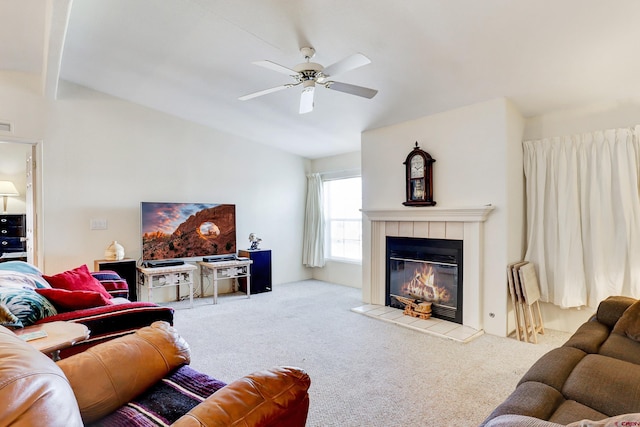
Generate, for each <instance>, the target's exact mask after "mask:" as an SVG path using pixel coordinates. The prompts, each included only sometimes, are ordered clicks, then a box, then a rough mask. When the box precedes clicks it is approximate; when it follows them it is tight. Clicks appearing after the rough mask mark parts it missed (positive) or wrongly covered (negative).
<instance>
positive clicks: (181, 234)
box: [140, 202, 236, 261]
mask: <svg viewBox="0 0 640 427" xmlns="http://www.w3.org/2000/svg"><path fill="white" fill-rule="evenodd" d="M140 212H141V226H142V259H143V260H144V261H147V260H160V259H176V258H192V257H202V256H211V255H226V254H235V253H236V207H235V205H225V204H212V203H153V202H142V203H141V204H140Z"/></svg>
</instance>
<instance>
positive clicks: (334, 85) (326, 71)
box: [239, 47, 378, 114]
mask: <svg viewBox="0 0 640 427" xmlns="http://www.w3.org/2000/svg"><path fill="white" fill-rule="evenodd" d="M300 52H301V53H302V54H303V55H304V59H305V60H306V62H303V63H301V64H298V65H296V66H294V67H292V68H288V67H285V66H282V65H280V64H276V63H275V62H272V61H268V60H263V61H256V62H254V64H255V65H259V66H261V67H264V68H267V69H270V70H273V71H276V72H279V73H282V74H288V75H290V76H291V77H293V78H294V79H295V83H289V84H285V85H281V86H277V87H274V88H271V89H266V90H261V91H258V92H253V93H250V94H248V95H244V96H241V97H240V98H239V99H240V100H242V101H244V100H247V99H252V98H256V97H258V96H262V95H266V94H269V93H272V92H277V91H279V90H282V89H287V88H290V87H293V86H297V85H299V84H302V87H303V90H302V94H301V96H300V114H304V113H308V112H311V111H312V110H313V97H314V91H315V87H316V83H318V84H319V85H321V86H324V87H326V88H327V89H331V90H334V91H338V92H344V93H347V94H350V95H356V96H360V97H363V98H369V99H371V98H373V97H374V96H375V95H376V93H377V92H378V91H377V90H375V89H370V88H366V87H362V86H356V85H352V84H348V83H341V82H336V81H334V80H333V79H331V80H329V78H332V76H334V75H336V74H341V73H344V72H347V71H350V70H353V69H356V68H359V67H362V66H363V65H367V64H369V63H371V61H370V60H369V58H367V57H366V56H364V55H363V54H361V53H356V54H353V55H351V56H348V57H346V58H344V59H342V60H340V61H338V62H336V63H334V64H332V65H329V66H328V67H326V68H325V67H324V66H323V65H321V64H318V63H315V62H311V61H310V59H311V58H313V57H314V56H315V54H316V50H315V49H314V48H312V47H303V48H301V49H300Z"/></svg>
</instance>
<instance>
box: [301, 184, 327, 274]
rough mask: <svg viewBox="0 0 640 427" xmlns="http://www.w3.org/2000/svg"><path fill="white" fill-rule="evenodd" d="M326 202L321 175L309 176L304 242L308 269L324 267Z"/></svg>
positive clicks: (304, 260) (303, 250)
mask: <svg viewBox="0 0 640 427" xmlns="http://www.w3.org/2000/svg"><path fill="white" fill-rule="evenodd" d="M323 208H324V201H323V195H322V178H321V177H320V174H319V173H313V174H309V175H307V203H306V210H305V217H304V236H303V240H302V245H303V246H302V263H303V264H304V265H305V266H307V267H324V216H323V212H322V210H323Z"/></svg>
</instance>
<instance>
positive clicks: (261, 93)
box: [238, 83, 298, 101]
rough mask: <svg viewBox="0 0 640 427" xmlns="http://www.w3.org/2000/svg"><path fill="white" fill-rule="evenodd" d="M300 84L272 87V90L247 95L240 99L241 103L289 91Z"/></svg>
mask: <svg viewBox="0 0 640 427" xmlns="http://www.w3.org/2000/svg"><path fill="white" fill-rule="evenodd" d="M297 84H298V83H287V84H286V85H282V86H276V87H272V88H271V89H265V90H260V91H258V92H253V93H250V94H247V95H243V96H241V97H240V98H238V99H239V100H240V101H246V100H247V99H252V98H257V97H258V96H262V95H267V94H269V93H273V92H278V91H279V90H282V89H288V88H290V87H293V86H296V85H297Z"/></svg>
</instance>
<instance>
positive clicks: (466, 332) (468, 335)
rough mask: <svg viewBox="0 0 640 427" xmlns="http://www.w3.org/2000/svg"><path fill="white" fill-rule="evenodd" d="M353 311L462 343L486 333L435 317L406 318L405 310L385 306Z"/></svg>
mask: <svg viewBox="0 0 640 427" xmlns="http://www.w3.org/2000/svg"><path fill="white" fill-rule="evenodd" d="M351 311H353V312H355V313H360V314H364V315H365V316H369V317H373V318H374V319H379V320H384V321H385V322H390V323H394V324H396V325H399V326H402V327H405V328H409V329H413V330H416V331H419V332H423V333H425V334H429V335H434V336H438V337H442V338H448V339H452V340H454V341H460V342H469V341H471V340H472V339H474V338H477V337H479V336H480V335H482V334H483V333H484V332H483V331H478V330H476V329H473V328H471V327H469V326H463V325H459V324H457V323H453V322H449V321H447V320H442V319H436V318H433V317H432V318H431V319H426V320H423V319H418V318H417V317H411V316H405V315H404V314H403V310H400V309H398V308H393V307H385V306H383V305H375V304H367V305H363V306H360V307H356V308H352V309H351Z"/></svg>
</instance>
